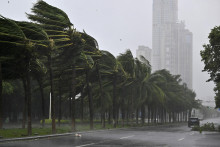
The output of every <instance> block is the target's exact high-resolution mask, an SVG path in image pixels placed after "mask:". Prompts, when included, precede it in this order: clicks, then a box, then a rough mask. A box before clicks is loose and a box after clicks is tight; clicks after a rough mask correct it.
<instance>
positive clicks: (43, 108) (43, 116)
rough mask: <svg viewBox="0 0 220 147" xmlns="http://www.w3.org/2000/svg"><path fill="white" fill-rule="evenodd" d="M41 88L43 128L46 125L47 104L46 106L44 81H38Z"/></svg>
mask: <svg viewBox="0 0 220 147" xmlns="http://www.w3.org/2000/svg"><path fill="white" fill-rule="evenodd" d="M38 83H39V86H40V93H41V110H42V127H44V125H45V106H44V105H45V104H44V88H43V81H42V80H38Z"/></svg>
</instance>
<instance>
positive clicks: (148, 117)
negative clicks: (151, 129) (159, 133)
mask: <svg viewBox="0 0 220 147" xmlns="http://www.w3.org/2000/svg"><path fill="white" fill-rule="evenodd" d="M147 109H148V111H147V113H148V114H147V124H148V125H149V124H150V113H151V112H150V106H149V105H148V107H147Z"/></svg>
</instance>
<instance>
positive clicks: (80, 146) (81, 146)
mask: <svg viewBox="0 0 220 147" xmlns="http://www.w3.org/2000/svg"><path fill="white" fill-rule="evenodd" d="M93 144H95V143H90V144H84V145H79V146H76V147H83V146H90V145H93Z"/></svg>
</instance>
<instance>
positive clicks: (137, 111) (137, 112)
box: [136, 108, 139, 125]
mask: <svg viewBox="0 0 220 147" xmlns="http://www.w3.org/2000/svg"><path fill="white" fill-rule="evenodd" d="M138 114H139V109H138V108H137V109H136V124H137V125H138Z"/></svg>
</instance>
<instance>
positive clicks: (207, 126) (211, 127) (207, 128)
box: [192, 122, 220, 133]
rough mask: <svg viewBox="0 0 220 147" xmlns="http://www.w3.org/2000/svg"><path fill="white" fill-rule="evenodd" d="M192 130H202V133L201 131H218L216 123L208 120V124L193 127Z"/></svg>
mask: <svg viewBox="0 0 220 147" xmlns="http://www.w3.org/2000/svg"><path fill="white" fill-rule="evenodd" d="M218 129H220V128H218ZM192 131H200V133H201V132H202V131H216V129H215V125H214V123H209V122H207V123H206V124H204V125H202V126H195V127H193V128H192Z"/></svg>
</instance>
